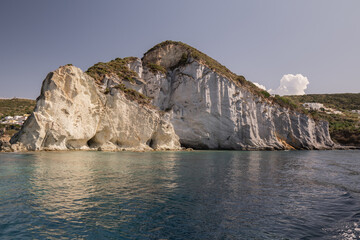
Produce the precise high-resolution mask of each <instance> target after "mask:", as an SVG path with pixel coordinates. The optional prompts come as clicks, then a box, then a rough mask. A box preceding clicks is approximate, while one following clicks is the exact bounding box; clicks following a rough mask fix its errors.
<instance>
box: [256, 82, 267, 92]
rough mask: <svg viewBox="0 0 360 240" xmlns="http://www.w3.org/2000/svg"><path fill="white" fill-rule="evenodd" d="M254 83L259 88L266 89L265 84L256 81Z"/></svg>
mask: <svg viewBox="0 0 360 240" xmlns="http://www.w3.org/2000/svg"><path fill="white" fill-rule="evenodd" d="M254 85H255V86H257V87H258V88H261V89H264V90H266V87H265V86H264V85H261V84H259V83H256V82H254Z"/></svg>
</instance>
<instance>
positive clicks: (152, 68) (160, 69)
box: [146, 63, 167, 74]
mask: <svg viewBox="0 0 360 240" xmlns="http://www.w3.org/2000/svg"><path fill="white" fill-rule="evenodd" d="M146 66H147V67H148V68H149V69H150V71H151V72H153V73H154V74H156V73H158V72H161V73H163V74H166V73H167V71H166V69H165V68H164V67H163V66H161V65H158V64H155V63H147V64H146Z"/></svg>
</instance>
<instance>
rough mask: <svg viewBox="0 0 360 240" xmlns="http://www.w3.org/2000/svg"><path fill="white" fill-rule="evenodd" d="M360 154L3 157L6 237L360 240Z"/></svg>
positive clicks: (0, 216) (2, 230)
mask: <svg viewBox="0 0 360 240" xmlns="http://www.w3.org/2000/svg"><path fill="white" fill-rule="evenodd" d="M359 153H360V152H359V151H289V152H283V151H282V152H241V151H206V152H205V151H204V152H163V153H161V152H149V153H131V152H119V153H104V152H42V153H30V154H0V239H59V238H62V239H360V222H359V221H360V154H359Z"/></svg>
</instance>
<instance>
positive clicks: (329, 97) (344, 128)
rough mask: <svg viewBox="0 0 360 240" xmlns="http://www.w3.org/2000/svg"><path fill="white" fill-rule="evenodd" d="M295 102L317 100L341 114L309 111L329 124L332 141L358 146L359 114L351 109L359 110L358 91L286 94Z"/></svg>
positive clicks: (359, 136) (359, 140)
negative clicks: (300, 94)
mask: <svg viewBox="0 0 360 240" xmlns="http://www.w3.org/2000/svg"><path fill="white" fill-rule="evenodd" d="M286 98H289V99H291V100H292V101H293V102H295V103H296V104H302V103H305V102H317V103H322V104H324V106H325V107H328V108H332V109H335V110H339V111H341V112H342V113H343V114H342V115H338V114H327V113H325V112H324V111H310V113H311V114H312V115H313V116H314V118H315V119H325V120H327V121H328V122H329V124H330V135H331V137H332V138H333V140H334V141H336V142H338V143H340V144H344V145H357V146H360V115H359V114H356V113H352V112H351V110H360V93H343V94H309V95H303V96H287V97H286Z"/></svg>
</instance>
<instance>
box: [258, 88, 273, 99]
mask: <svg viewBox="0 0 360 240" xmlns="http://www.w3.org/2000/svg"><path fill="white" fill-rule="evenodd" d="M260 93H261V94H262V95H263V96H264V97H265V98H269V97H270V96H271V95H270V93H268V92H267V91H265V90H263V91H261V92H260Z"/></svg>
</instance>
